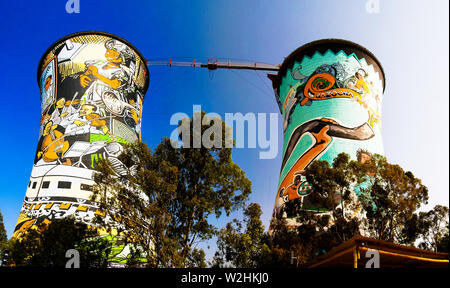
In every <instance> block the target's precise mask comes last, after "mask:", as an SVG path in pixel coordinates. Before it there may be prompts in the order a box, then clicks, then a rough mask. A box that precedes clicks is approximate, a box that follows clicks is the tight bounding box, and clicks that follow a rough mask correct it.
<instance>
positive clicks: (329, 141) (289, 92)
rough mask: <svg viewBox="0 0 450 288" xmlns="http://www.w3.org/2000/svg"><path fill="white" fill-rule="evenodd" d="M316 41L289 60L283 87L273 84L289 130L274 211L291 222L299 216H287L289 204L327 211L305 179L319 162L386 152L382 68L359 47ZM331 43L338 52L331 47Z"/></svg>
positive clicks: (281, 76)
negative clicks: (340, 155) (345, 154)
mask: <svg viewBox="0 0 450 288" xmlns="http://www.w3.org/2000/svg"><path fill="white" fill-rule="evenodd" d="M342 42H346V43H342ZM313 43H314V42H313ZM317 43H318V44H317V47H314V46H315V45H308V47H307V49H302V48H299V49H298V50H297V51H296V52H294V53H293V54H291V55H290V56H289V57H288V58H286V60H285V63H283V66H284V67H283V66H282V68H281V69H280V72H279V74H278V83H277V84H278V85H277V84H276V83H275V82H274V87H275V93H276V94H277V97H278V99H277V100H278V104H279V106H280V110H281V113H282V116H283V130H284V131H283V132H284V145H283V160H282V166H281V173H280V181H279V187H278V191H277V195H276V200H275V207H274V213H273V216H274V217H277V218H280V217H283V218H287V219H289V218H291V220H292V219H293V218H295V217H296V216H297V215H287V214H286V210H285V208H286V203H288V202H290V201H298V202H299V203H300V206H299V207H301V209H302V210H313V211H317V212H327V211H324V210H323V209H322V208H321V207H317V205H315V203H313V202H312V201H311V199H312V198H311V197H309V195H311V193H312V191H311V187H310V185H308V183H307V182H306V178H305V176H304V175H303V172H304V170H305V169H306V168H307V167H308V165H309V164H310V163H312V162H313V161H314V160H319V159H320V160H327V161H328V162H329V163H330V164H331V163H332V161H333V159H334V158H335V157H336V156H337V155H338V154H339V153H341V152H345V153H347V154H349V155H350V156H351V157H352V158H353V159H356V157H357V152H358V151H359V154H358V158H364V157H363V156H367V157H371V156H370V155H371V153H378V154H383V144H382V138H381V100H382V93H383V86H384V82H383V81H384V75H383V73H382V70H381V66H379V65H378V62H376V61H374V59H373V58H371V56H369V55H367V54H365V52H362V51H360V50H358V49H359V48H358V47H359V46H357V47H355V46H353V44H354V43H351V42H347V41H343V40H340V41H338V43H339V45H336V44H335V43H333V40H325V41H317ZM327 45H328V46H329V47H332V48H333V49H327ZM339 46H341V47H339ZM315 48H317V49H316V50H315ZM302 50H303V51H302ZM305 50H307V51H305ZM353 51H356V52H359V53H353ZM363 51H365V50H363ZM369 61H370V63H368V62H369ZM288 62H289V63H288ZM374 63H375V64H374ZM361 151H365V152H364V153H362V152H361ZM362 154H364V155H362ZM364 159H365V158H364ZM361 161H362V160H361ZM291 223H292V221H291Z"/></svg>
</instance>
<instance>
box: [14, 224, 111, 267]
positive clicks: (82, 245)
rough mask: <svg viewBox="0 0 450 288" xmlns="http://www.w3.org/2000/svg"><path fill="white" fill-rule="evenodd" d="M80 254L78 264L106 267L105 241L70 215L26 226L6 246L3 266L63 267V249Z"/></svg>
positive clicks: (106, 249)
mask: <svg viewBox="0 0 450 288" xmlns="http://www.w3.org/2000/svg"><path fill="white" fill-rule="evenodd" d="M69 249H76V250H78V252H79V253H80V267H106V265H107V255H108V249H109V243H108V242H107V241H104V240H103V239H102V238H100V237H98V234H97V231H96V230H93V229H91V228H89V227H88V226H87V225H86V224H82V223H78V222H75V220H74V219H73V218H70V217H69V218H64V219H57V220H54V221H52V222H51V223H50V224H44V223H42V224H40V225H39V226H38V227H37V229H29V230H28V231H27V232H26V233H25V234H24V235H23V236H22V238H20V239H11V240H9V242H8V245H7V253H8V259H7V265H9V266H33V267H65V264H66V262H67V261H68V259H67V258H66V251H67V250H69Z"/></svg>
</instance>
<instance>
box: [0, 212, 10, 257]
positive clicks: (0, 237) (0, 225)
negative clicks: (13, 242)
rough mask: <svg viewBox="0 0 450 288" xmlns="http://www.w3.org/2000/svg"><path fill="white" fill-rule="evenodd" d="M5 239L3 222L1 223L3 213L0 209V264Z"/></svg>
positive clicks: (4, 247) (5, 243) (6, 237)
mask: <svg viewBox="0 0 450 288" xmlns="http://www.w3.org/2000/svg"><path fill="white" fill-rule="evenodd" d="M7 241H8V236H7V234H6V229H5V224H3V215H2V212H1V211H0V266H1V265H2V263H3V261H4V257H5V252H6V245H7Z"/></svg>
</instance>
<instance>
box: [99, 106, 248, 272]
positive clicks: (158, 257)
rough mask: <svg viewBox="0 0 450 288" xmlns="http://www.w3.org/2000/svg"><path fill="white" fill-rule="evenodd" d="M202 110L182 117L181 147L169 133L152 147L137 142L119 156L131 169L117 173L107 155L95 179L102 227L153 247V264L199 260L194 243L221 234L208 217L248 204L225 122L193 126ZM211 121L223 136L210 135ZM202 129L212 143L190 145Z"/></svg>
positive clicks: (149, 248)
mask: <svg viewBox="0 0 450 288" xmlns="http://www.w3.org/2000/svg"><path fill="white" fill-rule="evenodd" d="M204 116H205V113H204V112H202V113H196V114H194V119H193V121H191V120H190V119H184V120H182V121H180V125H179V133H180V134H179V136H180V137H181V139H182V141H183V143H182V146H181V147H180V148H176V147H174V146H175V145H173V144H174V143H172V141H171V140H170V139H168V138H163V140H162V141H161V144H159V145H158V146H157V147H156V149H155V151H154V152H153V153H152V152H151V150H150V149H148V148H147V147H146V145H145V144H143V143H136V144H134V145H131V146H130V147H128V148H127V149H126V150H125V151H124V153H122V155H121V156H120V158H119V160H121V162H122V163H123V164H124V166H125V168H126V170H127V171H128V172H127V175H124V176H121V175H118V174H117V173H116V172H115V171H114V169H113V168H112V165H111V164H110V163H108V161H107V160H105V161H102V162H101V163H100V165H99V170H98V172H99V173H98V174H97V175H96V176H95V177H94V180H95V181H96V185H95V186H96V188H94V197H93V200H95V201H97V202H99V203H100V205H101V208H102V209H103V210H104V211H105V213H106V217H104V218H102V219H103V220H102V225H104V226H105V227H108V228H109V229H110V230H114V229H115V230H116V231H118V232H119V233H121V235H124V237H125V239H126V241H129V242H131V243H136V244H137V245H139V246H140V247H143V249H144V250H147V251H149V253H147V254H146V255H147V264H148V265H153V266H156V267H186V266H188V265H191V264H192V263H198V262H199V261H198V257H199V256H200V255H202V254H201V253H199V251H198V250H197V251H196V250H195V249H194V247H195V244H196V243H198V242H199V241H203V240H206V239H210V238H211V237H212V236H213V235H214V234H215V233H216V232H217V228H216V227H215V226H213V225H212V224H210V222H209V220H208V217H210V216H212V215H214V216H216V217H220V216H221V214H222V213H224V212H225V213H226V214H227V215H229V213H231V211H233V210H236V209H239V208H241V207H243V205H244V203H245V201H246V199H247V198H248V195H249V193H250V191H251V182H250V180H249V179H248V178H246V177H245V173H244V172H243V171H242V170H241V169H240V168H239V166H238V165H237V164H235V163H234V162H233V160H232V158H231V150H232V149H231V148H227V145H226V144H227V142H226V141H228V140H229V139H227V137H226V136H227V135H226V133H225V136H224V134H223V133H224V132H225V131H226V126H225V123H224V122H222V121H221V120H220V119H212V120H214V121H213V122H214V123H213V124H211V121H204V119H203V120H201V121H200V123H201V125H199V126H198V127H195V126H196V125H195V124H194V123H195V121H197V120H198V119H196V117H202V118H203V117H204ZM208 120H211V119H208ZM214 127H220V128H221V129H220V134H217V133H210V132H211V129H212V128H214ZM208 133H209V134H208ZM205 135H207V136H209V139H208V140H211V142H214V145H211V146H208V145H201V146H200V147H199V148H188V147H190V143H193V142H195V141H198V138H196V137H201V138H200V139H205ZM206 138H208V137H206ZM111 220H114V221H111ZM189 259H191V260H192V259H196V260H195V261H190V260H189ZM189 263H190V264H189Z"/></svg>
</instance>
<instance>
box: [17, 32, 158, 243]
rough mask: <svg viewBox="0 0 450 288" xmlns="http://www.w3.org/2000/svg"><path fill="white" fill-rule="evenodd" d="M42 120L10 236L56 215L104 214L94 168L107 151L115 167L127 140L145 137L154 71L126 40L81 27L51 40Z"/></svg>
mask: <svg viewBox="0 0 450 288" xmlns="http://www.w3.org/2000/svg"><path fill="white" fill-rule="evenodd" d="M38 84H39V87H40V92H41V122H40V124H41V126H40V132H39V140H38V145H37V150H36V155H35V159H34V166H33V170H32V172H31V178H30V181H29V184H28V188H27V192H26V196H25V200H24V202H23V206H22V209H21V212H20V215H19V219H18V221H17V225H16V228H15V231H14V235H13V237H20V235H21V234H22V233H23V232H25V231H26V230H27V229H30V227H33V226H37V225H38V224H40V223H42V222H51V221H52V220H53V219H59V218H63V217H67V216H69V215H71V216H74V217H75V219H76V220H77V221H80V222H83V223H86V224H90V223H91V220H92V219H93V217H94V216H95V215H100V216H101V215H102V212H101V211H99V210H98V209H97V207H98V206H97V205H96V203H94V202H92V201H90V200H89V199H90V196H91V190H92V185H93V184H94V182H93V180H92V174H93V171H94V169H95V167H96V164H97V162H98V161H99V159H109V160H110V162H111V163H112V164H113V166H114V168H115V171H116V172H117V174H119V175H120V174H123V173H126V171H125V169H124V165H123V163H121V162H120V160H119V159H118V156H119V154H120V153H121V152H122V151H123V149H124V148H123V144H127V143H133V142H135V141H136V140H138V139H140V138H141V118H142V104H143V101H144V95H145V92H146V91H147V88H148V85H149V72H148V68H147V66H146V63H145V59H144V58H143V57H142V55H141V54H140V53H139V52H138V50H136V48H134V47H133V46H132V45H131V44H130V43H128V42H127V41H125V40H123V39H121V38H119V37H117V36H115V35H112V34H108V33H103V32H90V31H89V32H80V33H76V34H72V35H69V36H66V37H64V38H62V39H60V40H59V41H57V42H56V43H55V44H53V45H52V46H51V47H50V48H49V49H48V50H47V52H46V53H45V54H44V56H43V57H42V59H41V61H40V63H39V67H38Z"/></svg>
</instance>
